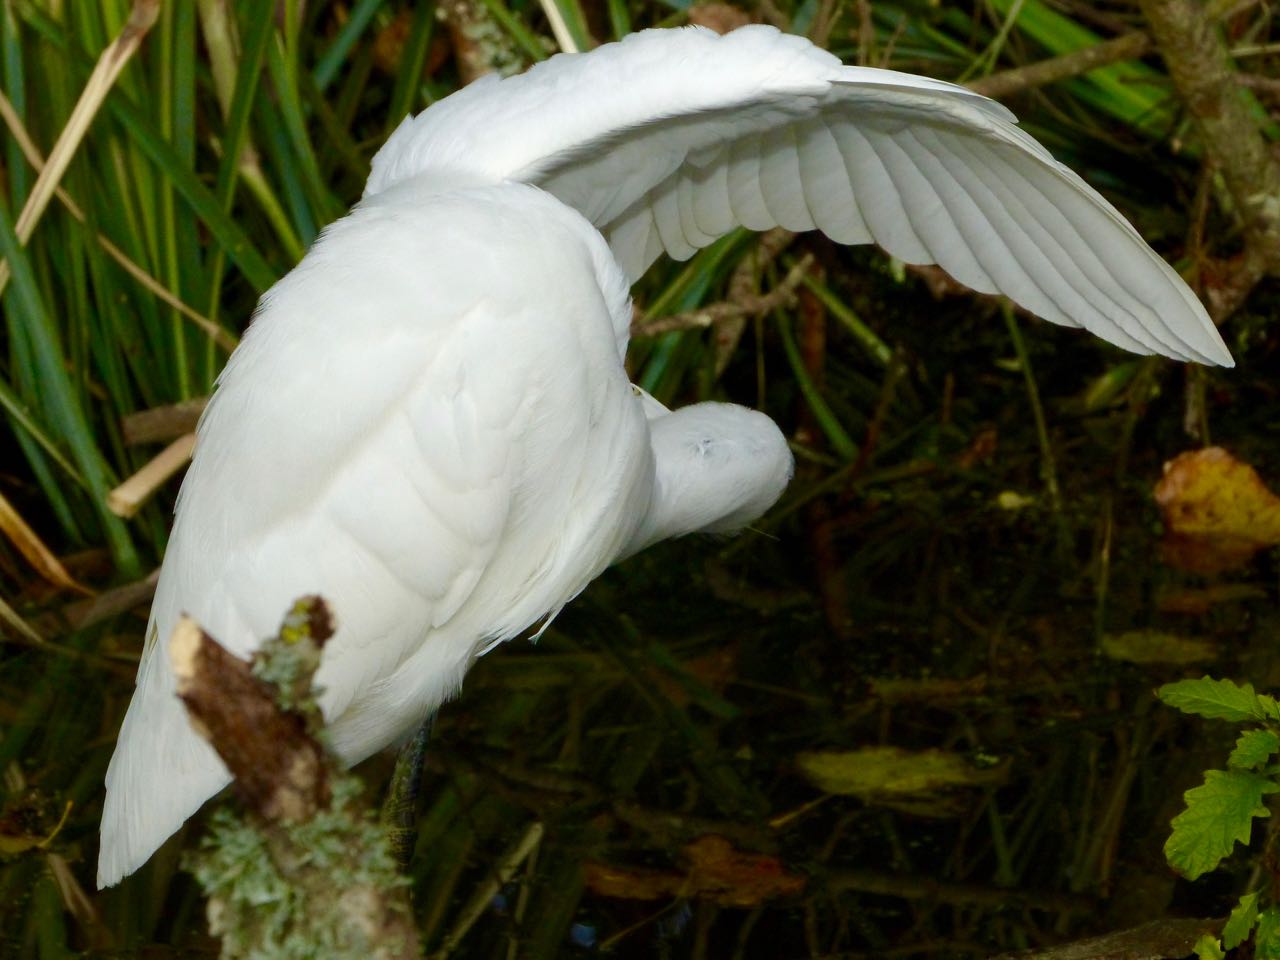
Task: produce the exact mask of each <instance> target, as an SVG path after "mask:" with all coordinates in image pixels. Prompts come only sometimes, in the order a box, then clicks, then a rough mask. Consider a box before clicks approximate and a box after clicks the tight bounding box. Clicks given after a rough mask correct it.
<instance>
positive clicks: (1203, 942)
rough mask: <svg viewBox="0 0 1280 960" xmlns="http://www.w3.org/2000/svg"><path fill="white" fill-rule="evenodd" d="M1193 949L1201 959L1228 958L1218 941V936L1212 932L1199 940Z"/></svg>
mask: <svg viewBox="0 0 1280 960" xmlns="http://www.w3.org/2000/svg"><path fill="white" fill-rule="evenodd" d="M1192 950H1194V951H1195V955H1196V956H1197V957H1199V958H1200V960H1226V956H1227V955H1226V953H1224V952H1223V950H1222V944H1220V943H1218V938H1217V937H1215V936H1214V935H1213V934H1211V933H1206V934H1205V935H1204V936H1203V937H1201V938H1200V939H1199V940H1197V941H1196V945H1195V946H1194V947H1192Z"/></svg>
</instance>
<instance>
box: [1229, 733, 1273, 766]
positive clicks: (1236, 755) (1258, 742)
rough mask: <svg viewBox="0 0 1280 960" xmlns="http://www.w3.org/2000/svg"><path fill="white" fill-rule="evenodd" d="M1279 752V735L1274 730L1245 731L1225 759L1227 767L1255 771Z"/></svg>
mask: <svg viewBox="0 0 1280 960" xmlns="http://www.w3.org/2000/svg"><path fill="white" fill-rule="evenodd" d="M1277 750H1280V734H1277V733H1276V732H1275V731H1274V730H1265V729H1264V730H1246V731H1245V732H1244V733H1242V734H1240V737H1239V739H1237V740H1236V746H1235V749H1234V750H1232V751H1231V756H1229V757H1227V766H1229V767H1232V768H1233V769H1236V770H1256V769H1257V768H1258V767H1260V766H1262V765H1263V764H1264V763H1266V762H1267V761H1268V760H1270V759H1271V757H1272V756H1274V755H1275V753H1276V751H1277Z"/></svg>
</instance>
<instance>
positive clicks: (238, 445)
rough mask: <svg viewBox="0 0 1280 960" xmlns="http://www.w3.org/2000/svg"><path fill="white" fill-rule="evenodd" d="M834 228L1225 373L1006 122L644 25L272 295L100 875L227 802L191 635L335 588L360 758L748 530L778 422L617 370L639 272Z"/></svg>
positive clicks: (399, 147)
mask: <svg viewBox="0 0 1280 960" xmlns="http://www.w3.org/2000/svg"><path fill="white" fill-rule="evenodd" d="M774 226H783V227H786V228H788V229H791V230H808V229H815V228H816V229H819V230H821V231H823V232H824V233H826V234H827V235H828V236H830V237H831V238H832V239H834V240H837V241H840V242H843V243H869V242H875V243H878V244H880V245H881V246H883V247H884V248H885V249H886V250H888V251H889V252H890V253H892V254H893V255H895V256H897V257H899V258H901V259H903V260H905V261H907V262H910V263H937V264H939V265H940V266H942V267H943V268H944V269H946V270H947V271H948V272H950V273H951V274H952V275H953V276H955V277H956V278H957V279H959V280H961V281H963V282H964V283H966V284H968V285H970V286H972V287H974V288H975V289H978V290H982V291H985V292H992V293H994V292H999V293H1003V294H1005V295H1007V296H1009V297H1010V298H1011V299H1012V300H1014V301H1015V302H1017V303H1018V304H1020V305H1022V306H1023V307H1025V308H1027V309H1028V310H1031V311H1032V312H1034V313H1036V314H1038V315H1040V316H1042V317H1044V318H1046V319H1048V320H1051V321H1053V322H1055V323H1060V324H1064V325H1067V326H1080V327H1084V328H1086V329H1088V330H1090V331H1092V332H1093V333H1095V334H1097V335H1098V336H1100V337H1102V338H1104V339H1106V340H1109V341H1111V342H1113V343H1116V344H1119V345H1120V346H1123V347H1126V348H1128V349H1130V350H1134V351H1136V352H1139V353H1161V354H1165V355H1167V356H1171V357H1176V358H1179V359H1184V360H1195V361H1198V362H1201V363H1214V364H1224V365H1230V364H1231V357H1230V354H1229V353H1228V352H1227V349H1226V347H1225V346H1224V345H1223V343H1222V340H1221V338H1220V337H1219V336H1218V334H1217V331H1216V330H1215V328H1214V326H1213V324H1212V323H1211V322H1210V321H1209V318H1208V316H1207V315H1206V313H1205V311H1204V308H1203V307H1202V306H1201V305H1200V303H1199V301H1198V300H1196V298H1195V297H1194V295H1193V294H1192V293H1191V292H1190V290H1189V289H1188V288H1187V286H1186V285H1185V284H1184V283H1183V282H1182V281H1181V280H1180V279H1179V278H1178V276H1177V274H1176V273H1174V271H1173V270H1172V269H1171V268H1170V267H1169V266H1168V265H1167V264H1166V263H1165V262H1164V261H1163V260H1161V259H1160V258H1159V257H1158V256H1157V255H1156V254H1155V253H1154V252H1153V251H1152V250H1151V249H1150V248H1149V247H1148V246H1147V245H1146V244H1145V243H1144V242H1143V241H1142V239H1141V238H1140V237H1139V236H1138V234H1137V233H1136V231H1134V229H1133V228H1132V227H1131V226H1130V225H1129V224H1128V223H1127V222H1126V221H1125V220H1124V218H1123V217H1121V216H1120V214H1119V213H1117V212H1116V210H1115V209H1114V208H1113V207H1112V206H1111V205H1110V204H1108V203H1107V202H1106V201H1105V200H1104V199H1103V198H1102V197H1101V196H1099V195H1098V194H1097V193H1096V192H1095V191H1094V190H1093V189H1092V188H1090V187H1089V186H1088V185H1087V184H1085V183H1084V182H1083V181H1082V180H1081V179H1080V178H1079V177H1077V176H1076V175H1075V174H1073V173H1072V172H1071V171H1070V170H1068V169H1066V168H1065V167H1063V166H1062V165H1060V164H1058V163H1057V162H1056V161H1054V160H1053V158H1052V157H1051V156H1050V155H1049V153H1048V152H1047V151H1046V150H1045V149H1044V148H1043V147H1042V146H1040V145H1039V144H1038V143H1036V141H1035V140H1033V139H1032V138H1031V137H1029V136H1028V135H1026V134H1025V133H1023V132H1022V131H1020V130H1019V129H1018V128H1017V127H1016V126H1015V124H1014V121H1013V117H1012V116H1011V115H1010V114H1009V113H1008V111H1006V110H1005V109H1004V108H1002V107H1000V106H999V105H997V104H995V103H993V102H991V101H989V100H986V99H984V98H982V97H980V96H977V95H976V94H973V93H971V92H969V91H966V90H964V89H962V88H960V87H955V86H952V85H950V84H947V83H943V82H940V81H936V80H929V79H925V78H922V77H914V76H910V75H906V74H901V73H894V72H891V71H885V70H874V69H867V68H858V67H846V66H843V65H842V64H841V63H840V62H839V61H838V60H837V59H835V58H834V57H832V56H831V55H830V54H828V53H825V52H823V51H821V50H819V49H817V48H816V47H814V46H813V45H812V44H810V43H809V42H808V41H806V40H804V39H802V38H800V37H793V36H787V35H784V34H781V33H779V32H778V31H776V30H774V29H772V28H769V27H747V28H744V29H742V30H738V31H736V32H734V33H731V34H729V35H727V36H724V37H720V36H717V35H716V34H713V33H711V32H709V31H706V30H702V29H698V28H685V29H680V30H651V31H646V32H644V33H639V34H636V35H634V36H632V37H628V38H627V39H626V40H624V41H622V42H620V43H615V44H609V45H607V46H604V47H600V48H599V49H597V50H594V51H592V52H591V53H589V54H582V55H561V56H557V57H553V58H552V59H550V60H548V61H547V62H545V63H542V64H539V65H538V66H536V67H534V68H533V69H531V70H530V71H528V72H527V73H526V74H524V75H522V76H519V77H512V78H509V79H505V80H498V79H491V78H485V79H483V80H480V81H478V82H476V83H473V84H472V85H471V86H469V87H467V88H466V89H464V90H462V91H460V92H459V93H456V94H454V95H453V96H451V97H449V98H447V99H445V100H443V101H441V102H439V103H437V104H435V105H434V106H432V107H431V108H429V109H428V110H426V111H424V112H423V113H422V114H420V115H419V116H417V117H416V118H411V119H407V120H406V121H405V122H404V123H403V124H402V125H401V126H400V127H399V128H398V129H397V130H396V132H395V133H394V134H393V135H392V136H391V138H390V139H389V140H388V141H387V143H386V145H385V146H384V147H383V148H382V150H381V151H380V152H379V153H378V154H377V156H376V157H375V158H374V160H373V169H372V172H371V175H370V177H369V182H368V185H367V186H366V188H365V194H364V198H363V199H362V200H361V201H360V203H359V204H357V206H356V207H355V208H354V209H353V210H352V212H351V213H350V214H349V215H348V216H347V217H345V218H343V219H342V220H339V221H338V222H337V223H335V224H333V225H332V226H330V227H329V228H328V229H327V230H326V231H325V232H324V234H323V236H322V237H321V238H320V240H319V241H317V243H316V244H315V246H313V247H312V249H311V250H310V251H309V252H308V253H307V255H306V257H304V258H303V260H302V262H301V263H300V264H299V265H298V266H297V268H296V269H295V270H294V271H293V272H291V273H290V274H289V275H288V276H287V277H285V278H284V279H283V280H281V281H280V282H279V283H278V284H277V285H276V286H275V287H273V288H272V289H271V290H270V291H269V292H268V293H267V294H266V296H264V297H263V300H262V303H261V305H260V307H259V310H258V313H257V315H256V317H255V319H254V321H253V323H252V325H251V326H250V328H249V331H248V333H247V334H246V336H245V338H244V341H243V343H242V344H241V345H240V347H239V349H237V350H236V352H235V353H234V355H233V356H232V357H231V360H230V361H229V362H228V364H227V368H226V370H225V371H224V372H223V374H222V376H221V377H220V379H219V382H218V388H217V391H216V393H215V395H214V399H213V401H212V402H211V404H210V406H209V409H208V411H207V412H206V414H205V416H204V419H203V420H202V422H201V424H200V429H199V434H198V442H197V446H196V451H195V456H194V458H193V461H192V465H191V468H190V471H189V472H188V474H187V477H186V479H185V481H184V483H183V487H182V492H181V494H180V496H179V501H178V507H177V513H176V520H175V523H174V529H173V534H172V537H171V539H170V543H169V548H168V552H167V553H166V555H165V559H164V565H163V567H162V570H161V574H160V582H159V585H158V587H157V591H156V598H155V602H154V604H153V607H152V611H151V621H150V624H149V626H148V629H147V644H146V648H145V650H144V654H143V660H142V665H141V668H140V670H139V674H138V685H137V689H136V691H135V693H134V697H133V701H132V702H131V703H130V705H129V710H128V713H127V714H126V716H125V720H124V725H123V727H122V729H121V731H120V739H119V743H118V745H117V747H116V752H115V755H114V756H113V757H112V761H111V766H110V768H109V769H108V771H107V797H106V805H105V809H104V812H103V820H102V845H101V851H100V854H99V863H98V882H99V884H100V885H109V884H113V883H116V882H117V881H119V880H120V878H121V877H123V876H125V875H127V874H128V873H130V872H132V871H133V870H135V869H137V868H138V867H139V866H140V865H141V864H142V863H143V862H144V861H145V860H146V859H147V858H148V857H149V856H150V855H151V854H152V853H153V852H154V851H155V849H156V848H157V847H158V846H159V845H160V844H161V843H162V842H163V841H164V840H165V838H167V837H168V836H169V835H170V834H172V833H173V832H174V831H175V830H176V829H177V828H178V827H179V826H180V825H181V824H182V822H183V821H184V820H186V818H187V817H189V816H190V815H191V814H192V813H194V812H195V811H196V810H197V809H198V808H199V807H200V805H201V804H202V803H203V802H204V801H205V800H206V799H207V798H208V797H210V796H211V795H212V794H214V793H216V792H217V791H218V790H219V789H220V788H221V787H222V786H223V785H224V784H225V783H226V782H227V778H228V777H227V773H226V770H225V768H224V767H223V765H222V763H221V761H220V760H219V759H218V758H217V756H216V754H215V753H214V752H213V750H212V748H210V747H209V746H208V745H207V744H206V743H205V742H204V741H203V740H201V739H200V738H199V737H198V736H197V735H196V734H195V733H194V731H193V730H192V729H191V727H190V725H189V724H188V722H187V719H186V717H185V715H184V712H183V708H182V706H181V704H180V702H179V701H178V700H177V698H176V696H175V695H174V680H173V676H172V673H171V670H170V665H169V662H168V653H167V650H166V644H165V643H164V642H161V641H163V640H166V639H167V638H168V636H169V634H170V632H171V631H172V629H173V627H174V624H175V623H176V621H177V618H178V617H179V616H180V615H181V614H182V613H187V614H189V615H191V616H192V617H194V618H195V620H196V621H197V622H199V623H200V624H201V625H202V626H203V627H204V628H205V629H206V630H208V631H209V632H210V633H211V634H212V635H213V636H215V637H217V638H218V639H219V640H220V641H221V642H222V643H223V644H224V645H226V646H227V647H228V648H229V649H231V650H232V651H233V652H235V653H238V654H240V655H248V654H249V653H251V652H252V651H253V650H254V649H256V647H257V645H258V644H259V642H260V641H261V639H262V638H263V637H266V636H269V635H271V634H272V633H273V632H274V631H275V630H276V628H277V626H278V620H279V618H280V616H281V614H282V613H283V611H284V610H285V609H287V607H288V606H289V604H290V603H291V602H292V601H293V600H294V599H296V598H297V597H299V596H301V595H303V594H316V593H318V594H320V595H322V596H324V597H325V598H326V600H327V601H328V602H329V604H330V606H331V608H332V609H333V611H334V613H335V616H336V620H337V626H338V630H337V633H336V635H335V636H334V638H333V639H332V640H331V641H330V643H329V645H328V646H327V647H326V649H325V653H324V659H323V663H322V666H321V668H320V671H319V675H318V678H317V682H318V684H319V685H320V687H322V688H323V694H322V697H321V708H322V710H323V711H324V715H325V718H326V721H327V725H328V727H329V731H330V734H331V739H332V743H333V745H334V747H335V749H336V750H337V751H338V752H339V754H340V755H341V756H342V758H343V759H344V760H345V761H347V762H349V763H355V762H357V761H359V760H361V759H362V758H364V757H366V756H368V755H369V754H371V753H373V752H375V751H377V750H379V749H382V748H383V747H386V746H388V745H389V744H391V743H393V742H394V741H396V740H397V739H399V738H400V737H402V736H403V735H404V734H405V733H407V732H408V731H409V730H411V729H413V727H414V726H415V725H416V724H418V723H419V722H420V721H421V720H422V718H423V717H424V716H425V715H426V714H427V713H429V712H430V711H431V710H433V709H434V708H435V707H437V706H438V705H439V704H440V703H441V702H442V701H443V700H445V699H447V698H448V697H449V696H451V695H452V694H453V693H454V692H455V691H456V690H457V689H458V686H459V685H460V683H461V682H462V677H463V674H464V673H465V672H466V670H467V668H468V667H469V666H470V664H471V663H472V662H473V661H474V659H475V658H476V657H477V656H479V655H480V654H482V653H483V652H484V651H485V650H487V649H489V648H490V647H491V646H492V645H494V644H496V643H498V642H501V641H503V640H506V639H510V638H511V637H514V636H516V635H518V634H519V633H521V632H522V631H524V630H526V629H528V628H529V627H530V626H532V625H535V624H537V623H539V622H544V621H545V620H546V619H547V618H548V617H550V616H554V614H555V613H556V612H557V611H558V610H559V609H560V608H561V607H562V606H563V605H564V604H565V603H567V602H568V601H569V600H571V599H572V598H573V597H574V596H575V595H576V594H577V593H578V592H580V591H581V590H582V589H583V588H584V587H585V586H586V585H587V584H588V583H589V582H590V581H591V579H592V578H594V577H595V576H596V575H598V574H599V573H600V572H601V571H602V570H604V569H605V568H606V567H607V566H609V565H610V564H611V563H613V562H615V561H616V560H618V559H621V558H622V557H625V556H628V555H630V554H632V553H634V552H635V551H637V550H639V549H642V548H643V547H645V546H647V545H649V544H651V543H654V542H656V541H658V540H661V539H664V538H666V537H673V536H680V535H682V534H685V533H690V532H694V531H713V532H726V531H732V530H736V529H740V528H741V527H743V526H745V525H746V524H748V523H750V522H751V521H752V520H754V519H756V518H757V517H758V516H760V515H761V514H762V513H763V512H764V511H765V510H766V509H768V507H769V506H770V505H771V504H772V503H773V502H774V501H775V500H776V499H777V497H778V496H779V495H780V494H781V492H782V490H783V488H784V487H785V485H786V483H787V480H788V479H789V478H790V474H791V466H792V462H791V455H790V453H789V451H788V449H787V445H786V441H785V439H784V438H783V436H782V434H781V433H780V432H779V430H778V429H777V427H776V426H774V424H773V423H772V422H771V421H770V420H769V419H768V418H766V417H764V416H763V415H762V414H759V413H756V412H754V411H750V410H746V409H743V408H741V407H735V406H731V405H728V404H696V405H694V406H691V407H686V408H684V409H681V410H677V411H674V412H673V411H668V410H666V409H665V408H663V407H662V406H661V405H659V404H657V403H656V401H654V400H653V399H652V398H650V397H647V396H646V395H644V394H643V393H642V392H641V391H638V390H636V389H635V388H633V387H632V386H631V384H630V383H628V381H627V376H626V372H625V369H624V367H623V358H624V354H625V350H626V345H627V337H628V330H629V328H630V322H631V309H630V303H629V299H628V289H629V286H630V283H631V282H632V281H634V280H635V279H636V278H637V277H639V276H640V275H641V274H642V273H643V272H644V271H645V269H647V268H648V266H649V265H650V264H651V263H652V262H653V261H654V260H655V259H656V258H657V257H658V256H660V255H661V254H662V253H664V252H665V253H667V254H669V255H671V256H673V257H677V258H687V257H689V256H691V255H692V254H693V253H694V252H695V251H696V250H698V249H699V248H701V247H704V246H706V245H708V244H710V243H712V242H714V241H715V240H716V239H718V238H719V237H721V236H724V235H725V234H726V233H728V232H729V231H731V230H733V229H735V228H737V227H747V228H750V229H753V230H763V229H767V228H770V227H774Z"/></svg>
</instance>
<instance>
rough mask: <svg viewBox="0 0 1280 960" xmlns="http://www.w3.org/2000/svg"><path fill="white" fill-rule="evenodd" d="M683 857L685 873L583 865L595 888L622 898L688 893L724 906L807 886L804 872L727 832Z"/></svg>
mask: <svg viewBox="0 0 1280 960" xmlns="http://www.w3.org/2000/svg"><path fill="white" fill-rule="evenodd" d="M680 859H681V860H682V861H683V862H684V863H685V864H686V869H685V870H684V871H683V872H681V871H678V870H655V869H650V868H645V867H621V866H616V865H613V864H607V863H601V862H599V861H595V860H588V861H586V862H585V863H583V865H582V870H583V876H584V879H585V880H586V884H587V886H588V887H589V888H590V889H591V891H592V892H593V893H595V894H598V895H599V896H602V897H614V898H616V899H622V900H662V899H665V898H669V897H689V898H695V899H700V900H709V901H711V902H713V903H715V904H717V905H719V906H722V907H755V906H759V905H760V904H761V903H763V902H764V901H766V900H771V899H774V898H776V897H794V896H798V895H799V894H800V893H802V892H803V891H804V886H805V877H803V876H801V875H799V874H792V873H788V872H787V871H786V868H785V867H784V866H783V865H782V861H780V860H779V859H778V858H777V857H770V856H767V855H765V854H759V853H742V852H741V851H739V850H737V849H735V848H734V846H733V844H732V843H730V842H729V841H728V840H726V839H725V838H724V837H719V836H704V837H699V838H698V839H697V840H695V841H693V842H692V843H690V844H688V845H686V846H685V847H684V849H683V850H681V854H680Z"/></svg>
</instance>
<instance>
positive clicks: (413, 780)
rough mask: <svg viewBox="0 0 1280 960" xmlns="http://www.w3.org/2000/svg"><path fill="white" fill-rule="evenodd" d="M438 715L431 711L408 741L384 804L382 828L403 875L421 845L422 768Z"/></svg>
mask: <svg viewBox="0 0 1280 960" xmlns="http://www.w3.org/2000/svg"><path fill="white" fill-rule="evenodd" d="M435 720H436V712H435V711H434V710H432V711H431V713H430V714H428V715H427V719H425V720H423V721H422V726H420V727H418V729H417V731H416V732H415V733H414V734H413V736H412V737H410V738H409V739H408V740H406V741H405V743H404V745H403V746H402V747H401V748H400V752H399V753H398V754H397V755H396V768H395V772H394V773H392V775H391V785H390V786H389V787H388V788H387V799H386V800H385V801H383V804H382V824H383V826H384V827H386V829H387V836H388V838H389V839H390V841H391V853H392V855H393V856H394V857H395V858H396V863H398V864H399V865H400V871H401V872H402V873H404V872H406V871H407V870H408V869H409V861H410V860H412V859H413V850H414V847H416V846H417V844H418V812H419V811H418V807H419V804H420V801H421V799H422V765H423V762H424V761H425V760H426V756H427V742H428V741H429V740H430V739H431V727H432V726H433V725H434V724H435Z"/></svg>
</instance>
